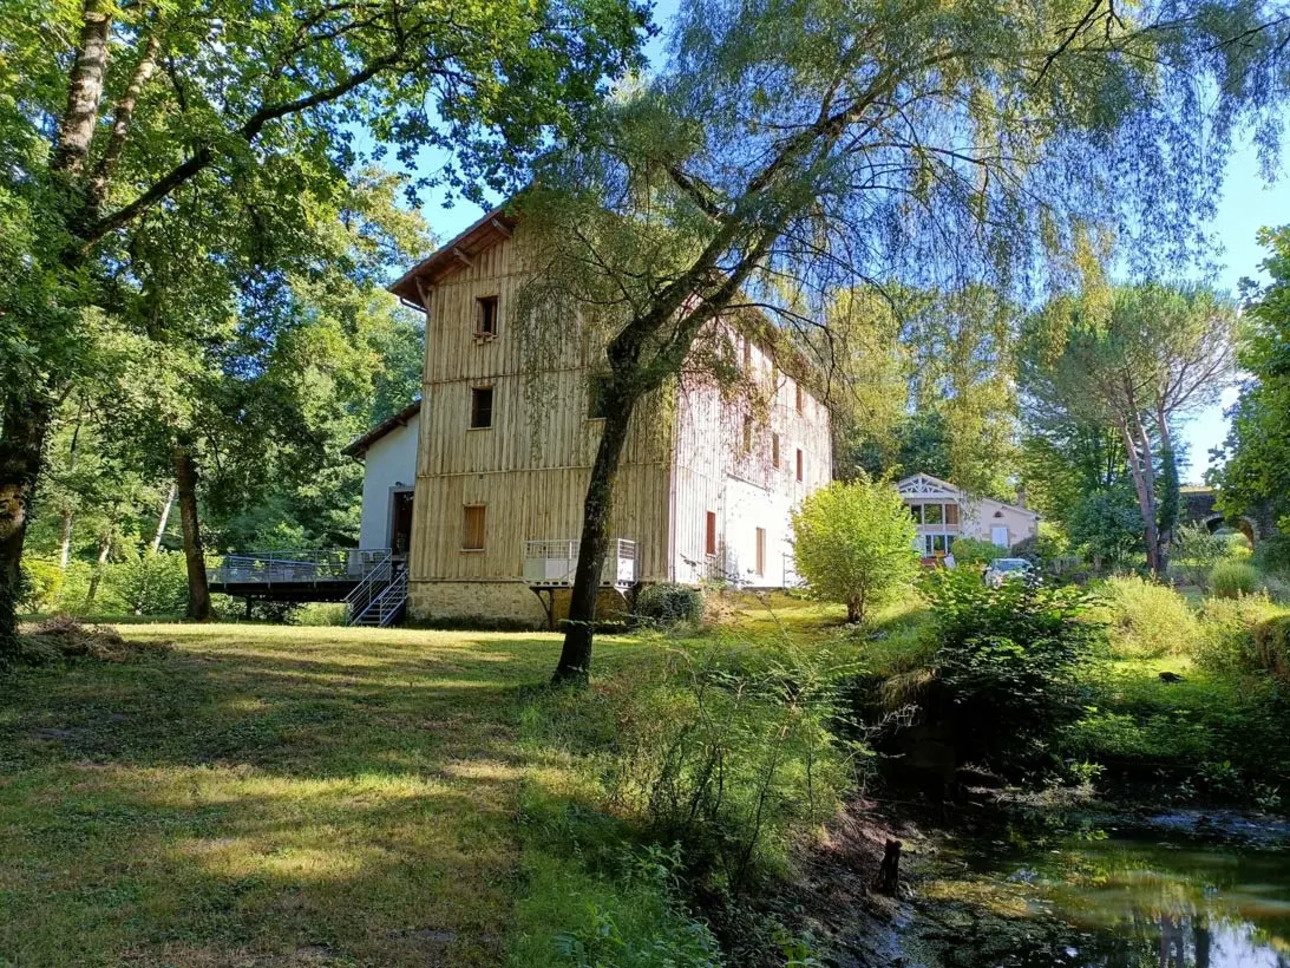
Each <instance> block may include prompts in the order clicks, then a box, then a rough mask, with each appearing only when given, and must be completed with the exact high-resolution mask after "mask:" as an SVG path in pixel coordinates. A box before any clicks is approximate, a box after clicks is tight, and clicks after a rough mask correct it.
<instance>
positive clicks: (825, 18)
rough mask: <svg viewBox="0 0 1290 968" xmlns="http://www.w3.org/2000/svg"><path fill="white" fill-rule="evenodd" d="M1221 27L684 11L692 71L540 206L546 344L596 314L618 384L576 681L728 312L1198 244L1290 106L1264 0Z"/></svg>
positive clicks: (759, 5) (673, 64)
mask: <svg viewBox="0 0 1290 968" xmlns="http://www.w3.org/2000/svg"><path fill="white" fill-rule="evenodd" d="M1199 13H1200V11H1199V8H1198V10H1197V15H1195V16H1193V15H1192V14H1191V12H1189V11H1187V10H1181V11H1180V10H1179V9H1178V7H1177V5H1176V4H1173V3H1168V4H1165V3H1161V4H1155V3H1147V4H1144V5H1141V6H1139V7H1136V8H1134V10H1133V12H1132V13H1130V12H1129V11H1127V10H1123V9H1122V8H1120V7H1118V6H1106V5H1103V4H1102V3H1100V2H1099V3H1091V4H1090V3H1088V2H1087V0H1076V2H1070V0H1044V2H1041V3H1038V4H1035V3H1016V2H1012V0H990V2H986V3H973V4H966V5H965V4H959V3H949V2H941V0H898V2H896V3H889V2H882V3H876V2H875V3H870V2H863V0H862V2H859V3H857V2H845V3H843V2H839V0H696V2H694V3H691V4H689V5H687V6H686V7H685V8H684V9H683V10H682V13H681V15H680V18H679V20H678V22H677V24H676V29H675V33H674V38H675V39H674V44H673V48H672V51H671V59H670V61H669V64H668V66H667V68H666V69H665V70H664V71H662V72H661V73H660V74H659V75H658V76H657V77H656V78H654V79H653V80H651V81H650V82H648V83H646V84H643V85H640V86H638V87H635V88H632V89H631V90H628V91H624V92H623V93H622V94H621V96H619V97H618V98H616V99H615V100H614V101H613V102H612V103H610V104H609V105H607V107H606V109H605V112H606V118H605V120H604V122H603V123H602V124H599V125H596V126H595V128H596V130H597V131H598V132H603V134H602V135H601V136H600V137H598V138H597V139H596V140H594V141H593V142H591V143H583V144H580V145H576V146H569V147H568V148H566V149H565V150H562V151H557V152H555V153H553V155H552V156H551V158H550V159H549V160H548V162H547V163H546V164H544V165H542V166H540V167H539V170H538V178H537V185H538V190H537V191H536V192H534V193H533V195H531V196H530V197H528V198H527V199H525V200H524V201H523V202H522V204H523V206H524V208H525V212H526V214H527V215H529V216H530V218H535V224H536V225H537V226H538V227H539V229H540V230H541V231H543V233H544V234H545V235H546V241H545V244H544V245H543V246H542V247H541V252H542V255H541V257H540V258H539V259H538V264H537V265H535V266H534V269H535V274H534V282H533V283H532V284H530V286H529V290H528V294H527V297H526V299H525V300H524V302H525V304H526V306H527V307H528V308H527V311H526V312H525V313H524V314H523V315H524V319H525V320H526V322H525V323H524V325H526V326H527V327H528V328H529V329H530V331H533V332H536V333H538V334H539V338H535V339H532V340H530V342H531V343H533V344H541V343H542V342H544V341H545V340H552V339H557V338H558V337H559V334H560V333H561V332H562V328H563V327H565V326H567V321H568V319H569V318H570V316H571V314H572V313H574V312H578V311H580V310H581V311H582V312H583V319H584V321H585V323H586V325H587V326H588V328H589V330H590V331H591V332H592V333H593V334H595V336H596V337H597V338H598V339H599V341H600V343H601V345H602V346H603V347H604V348H605V367H606V369H607V377H606V379H605V381H604V383H603V388H604V399H605V401H606V403H607V407H606V411H607V413H608V414H609V417H608V419H607V420H606V421H605V423H604V425H603V430H602V434H601V437H600V442H599V446H598V451H597V455H596V459H595V462H594V465H593V469H592V474H591V479H590V482H589V485H588V491H587V496H586V500H585V503H584V516H583V527H582V535H581V544H580V548H579V561H578V567H577V570H576V575H575V584H574V588H573V593H572V602H571V611H570V622H569V625H568V630H567V632H566V636H565V642H564V648H563V650H562V653H561V658H560V662H559V665H558V668H557V678H559V679H573V680H579V679H585V677H586V676H587V674H588V670H589V668H590V663H591V652H592V638H593V632H592V629H593V620H594V616H595V601H596V592H597V588H596V586H597V582H598V576H599V575H600V573H601V564H602V562H603V559H604V555H605V553H606V549H607V541H608V525H609V520H610V518H609V514H610V509H611V506H612V500H613V490H614V479H615V475H616V472H617V469H618V466H619V462H620V459H621V455H622V452H623V445H624V441H625V439H626V436H627V430H628V427H629V425H630V422H631V419H632V415H633V413H634V411H635V410H636V408H637V406H638V405H639V404H641V402H642V401H644V400H648V399H652V398H653V397H652V396H651V395H652V394H653V392H654V391H655V390H656V389H657V388H659V387H660V386H662V385H663V384H665V383H667V382H668V381H669V380H671V379H673V378H674V377H675V375H676V374H677V372H678V370H679V369H680V368H681V366H682V361H683V360H685V359H686V358H687V356H688V355H689V354H690V352H691V350H692V348H693V347H694V345H695V343H696V341H699V340H701V339H703V338H706V335H707V334H709V333H712V332H713V327H712V326H710V325H709V324H710V323H712V322H713V321H714V320H715V319H717V318H718V317H720V316H722V315H723V314H725V313H727V312H729V311H732V310H734V309H736V308H739V307H743V306H757V307H759V308H761V309H764V310H765V311H768V312H771V313H773V314H775V315H776V316H777V317H778V318H779V319H780V320H781V321H783V322H784V324H785V325H788V326H797V327H802V328H807V327H810V326H813V325H815V324H816V323H817V322H818V321H819V320H820V319H821V318H822V316H823V312H822V308H823V304H824V302H825V300H826V299H827V298H828V294H830V293H832V292H834V291H836V290H837V289H839V288H843V287H848V286H856V285H860V284H863V283H865V282H872V281H873V280H878V279H884V278H893V277H894V278H898V279H902V280H904V281H905V282H907V283H910V284H914V283H917V284H921V285H924V286H926V287H927V288H945V289H947V290H952V291H958V290H965V289H966V288H967V286H968V284H971V285H976V286H984V287H986V288H993V289H997V290H999V291H1000V292H1002V293H1004V294H1006V295H1007V297H1008V298H1013V299H1018V296H1019V294H1020V293H1021V292H1022V291H1024V290H1026V289H1027V288H1029V287H1032V286H1034V285H1037V284H1041V283H1043V282H1045V280H1044V279H1042V278H1037V276H1036V273H1041V270H1042V269H1043V268H1044V267H1045V266H1047V265H1049V264H1050V263H1049V257H1050V256H1051V255H1052V254H1053V253H1054V252H1056V251H1059V250H1062V249H1065V248H1068V247H1069V245H1070V243H1071V241H1072V239H1073V238H1074V237H1075V235H1076V234H1077V233H1078V231H1079V229H1080V228H1081V227H1082V226H1088V225H1097V226H1104V227H1107V228H1110V229H1112V230H1118V231H1119V232H1120V234H1121V237H1122V238H1124V239H1125V240H1126V241H1131V242H1132V243H1133V251H1134V252H1136V253H1142V254H1144V257H1147V258H1150V257H1151V256H1152V255H1153V254H1154V255H1158V256H1160V257H1163V256H1164V255H1165V253H1166V249H1165V248H1164V246H1163V245H1162V243H1169V244H1170V248H1169V249H1168V250H1167V251H1168V253H1169V254H1170V255H1171V256H1177V254H1178V253H1179V252H1182V253H1183V254H1185V253H1186V252H1187V251H1188V247H1189V245H1190V244H1191V243H1192V242H1194V240H1195V239H1196V238H1197V236H1198V234H1200V233H1201V231H1202V226H1203V219H1204V217H1205V215H1206V214H1207V213H1208V212H1210V211H1211V210H1212V204H1213V198H1214V192H1215V190H1216V185H1217V182H1216V179H1217V178H1220V177H1221V172H1222V161H1223V159H1224V157H1225V154H1226V148H1227V144H1228V135H1229V134H1230V131H1231V130H1232V128H1233V126H1234V125H1235V124H1236V123H1237V122H1238V121H1245V120H1251V115H1252V113H1253V112H1257V111H1258V110H1260V109H1262V108H1264V107H1266V106H1267V105H1269V104H1270V103H1271V102H1272V101H1275V99H1276V98H1277V97H1278V96H1279V94H1280V91H1281V87H1280V85H1281V75H1280V72H1279V68H1278V67H1276V66H1274V64H1275V61H1276V53H1277V47H1276V45H1277V44H1279V43H1281V41H1282V40H1283V39H1284V37H1285V24H1283V23H1282V24H1276V25H1273V24H1270V23H1265V16H1264V15H1265V14H1266V13H1267V11H1266V10H1265V9H1264V8H1263V6H1262V5H1259V4H1249V3H1244V2H1240V3H1235V2H1234V3H1231V4H1230V5H1227V4H1222V3H1220V4H1207V5H1205V7H1204V16H1200V15H1199ZM1265 26H1266V29H1263V28H1264V27H1265ZM1256 27H1257V28H1259V29H1254V28H1256ZM1238 35H1241V38H1242V43H1240V44H1236V43H1228V41H1231V40H1234V39H1235V38H1236V37H1237V36H1238ZM1245 41H1248V42H1249V43H1250V44H1252V45H1253V48H1250V47H1246V46H1244V42H1245ZM1255 48H1257V51H1256V52H1254V49H1255ZM1268 58H1271V61H1272V62H1273V63H1272V64H1270V63H1269V60H1268ZM1266 130H1267V133H1268V135H1269V137H1270V138H1271V139H1272V140H1273V141H1274V140H1275V134H1276V131H1275V124H1272V125H1270V126H1268V127H1267V129H1266ZM1041 274H1042V273H1041ZM1018 302H1022V300H1020V299H1018ZM543 333H544V334H545V339H544V338H542V337H541V335H540V334H543Z"/></svg>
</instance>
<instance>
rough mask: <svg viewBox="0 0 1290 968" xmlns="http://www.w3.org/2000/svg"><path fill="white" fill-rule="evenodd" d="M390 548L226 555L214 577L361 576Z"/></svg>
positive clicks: (299, 580)
mask: <svg viewBox="0 0 1290 968" xmlns="http://www.w3.org/2000/svg"><path fill="white" fill-rule="evenodd" d="M389 555H390V549H388V548H380V549H375V548H363V549H357V548H325V549H318V550H313V551H248V552H238V553H236V554H230V555H225V556H224V557H223V559H221V561H220V563H219V564H218V565H217V566H216V568H215V572H214V574H213V575H212V581H214V582H216V583H218V584H225V585H241V584H264V585H289V584H290V585H298V584H306V583H315V582H320V581H350V580H355V579H361V578H362V577H363V576H364V575H366V574H367V572H368V571H370V570H371V569H372V568H374V567H376V566H377V565H379V564H380V562H382V561H384V560H385V559H387V558H388V557H389Z"/></svg>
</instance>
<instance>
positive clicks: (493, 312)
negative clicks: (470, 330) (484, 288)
mask: <svg viewBox="0 0 1290 968" xmlns="http://www.w3.org/2000/svg"><path fill="white" fill-rule="evenodd" d="M475 335H476V336H496V335H497V297H496V296H480V297H479V298H478V299H476V300H475Z"/></svg>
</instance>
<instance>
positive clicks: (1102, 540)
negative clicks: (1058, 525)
mask: <svg viewBox="0 0 1290 968" xmlns="http://www.w3.org/2000/svg"><path fill="white" fill-rule="evenodd" d="M1066 530H1067V531H1068V532H1069V534H1070V540H1071V545H1072V547H1073V548H1075V549H1076V550H1078V551H1079V552H1080V553H1081V554H1083V555H1084V556H1085V557H1086V558H1088V559H1090V560H1092V561H1093V562H1095V563H1096V564H1097V565H1099V566H1101V567H1105V566H1108V565H1111V566H1114V565H1118V564H1121V563H1123V562H1126V561H1128V560H1129V559H1130V558H1133V557H1135V556H1137V555H1140V554H1141V553H1142V551H1143V548H1144V544H1143V530H1144V528H1143V523H1142V512H1141V511H1140V510H1139V509H1138V500H1137V498H1136V497H1135V496H1134V494H1133V491H1132V489H1131V488H1117V489H1115V490H1111V491H1093V492H1090V493H1088V494H1085V495H1083V496H1082V497H1081V498H1080V499H1079V501H1078V502H1077V503H1076V504H1075V507H1074V508H1072V510H1071V513H1070V515H1069V517H1068V519H1067V522H1066Z"/></svg>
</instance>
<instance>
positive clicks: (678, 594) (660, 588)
mask: <svg viewBox="0 0 1290 968" xmlns="http://www.w3.org/2000/svg"><path fill="white" fill-rule="evenodd" d="M635 612H636V615H637V616H638V617H640V618H642V619H646V620H648V621H650V622H653V623H656V624H658V625H663V626H671V625H679V624H681V623H682V622H691V623H697V622H698V621H699V620H700V619H702V618H703V593H702V592H701V591H699V590H698V589H697V588H691V587H689V586H688V585H678V584H676V583H674V582H667V581H664V582H659V583H658V584H656V585H646V586H645V587H644V588H642V589H641V590H640V594H638V595H637V596H636V608H635Z"/></svg>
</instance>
